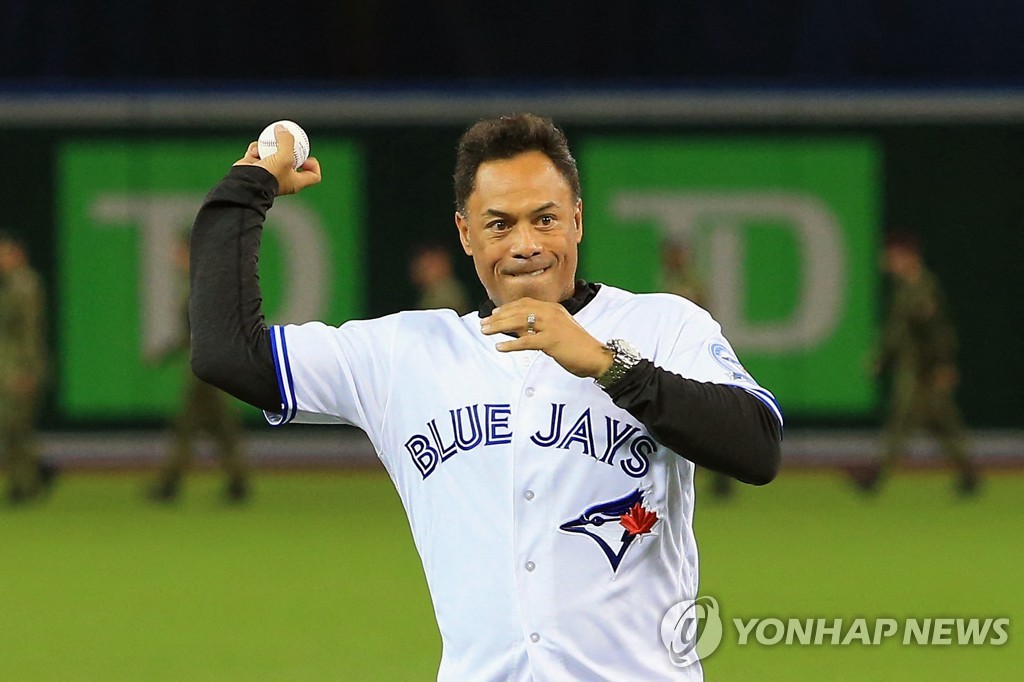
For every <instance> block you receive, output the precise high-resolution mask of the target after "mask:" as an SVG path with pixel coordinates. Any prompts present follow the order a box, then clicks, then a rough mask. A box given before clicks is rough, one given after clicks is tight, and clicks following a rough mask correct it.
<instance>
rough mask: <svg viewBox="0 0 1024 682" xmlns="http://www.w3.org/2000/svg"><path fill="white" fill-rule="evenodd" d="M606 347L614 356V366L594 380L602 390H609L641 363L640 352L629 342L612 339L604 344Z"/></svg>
mask: <svg viewBox="0 0 1024 682" xmlns="http://www.w3.org/2000/svg"><path fill="white" fill-rule="evenodd" d="M604 347H605V348H607V349H608V350H610V351H611V352H612V353H613V354H614V355H613V356H612V366H611V367H609V368H608V371H606V372H605V373H604V374H602V375H601V376H599V377H597V378H596V379H594V383H596V384H597V385H598V386H600V387H601V388H609V387H611V385H612V384H614V383H615V382H616V381H618V380H619V379H621V378H622V376H623V375H624V374H625V373H626V372H628V371H629V370H631V369H633V367H634V366H636V363H638V362H640V351H638V350H637V349H636V347H635V346H634V345H633V344H631V343H630V342H629V341H623V340H622V339H611V340H610V341H608V342H607V343H605V344H604Z"/></svg>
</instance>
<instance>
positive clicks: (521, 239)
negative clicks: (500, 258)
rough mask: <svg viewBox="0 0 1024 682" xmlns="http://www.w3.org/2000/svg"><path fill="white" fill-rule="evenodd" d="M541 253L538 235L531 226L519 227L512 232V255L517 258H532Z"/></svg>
mask: <svg viewBox="0 0 1024 682" xmlns="http://www.w3.org/2000/svg"><path fill="white" fill-rule="evenodd" d="M540 252H541V248H540V244H539V243H538V242H537V235H536V234H534V232H533V228H532V226H530V225H517V226H516V227H515V228H514V229H513V230H512V255H513V256H514V257H516V258H532V257H534V256H537V255H539V254H540Z"/></svg>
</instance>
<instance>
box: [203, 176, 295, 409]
mask: <svg viewBox="0 0 1024 682" xmlns="http://www.w3.org/2000/svg"><path fill="white" fill-rule="evenodd" d="M276 194H277V180H276V179H275V178H274V176H273V175H271V174H270V173H268V172H267V171H266V170H264V169H262V168H257V167H255V166H234V167H233V168H232V169H231V171H230V172H229V173H228V174H227V175H226V176H225V177H224V179H223V180H221V182H220V183H219V184H218V185H217V186H216V187H214V188H213V189H212V190H211V191H210V193H209V194H208V195H207V196H206V200H205V201H204V202H203V206H202V208H200V209H199V213H198V215H197V216H196V220H195V223H194V225H193V227H192V235H191V237H190V240H189V254H190V255H189V306H188V307H189V322H190V326H191V334H192V358H191V361H192V371H193V372H194V373H195V375H196V376H197V377H199V378H200V379H202V380H203V381H205V382H207V383H208V384H212V385H214V386H216V387H217V388H220V389H222V390H224V391H227V392H228V393H230V394H231V395H233V396H235V397H236V398H238V399H240V400H243V401H244V402H247V403H249V404H250V405H254V406H256V407H259V408H261V409H264V410H268V411H270V412H280V410H281V393H280V389H279V388H278V383H277V372H276V370H275V369H274V359H273V355H272V351H271V346H270V336H269V332H268V330H267V326H266V324H264V321H263V296H262V294H261V293H260V282H259V272H258V261H259V249H260V239H261V237H262V234H263V221H264V220H265V219H266V217H267V211H268V210H269V209H270V207H271V206H272V205H273V203H274V197H275V196H276Z"/></svg>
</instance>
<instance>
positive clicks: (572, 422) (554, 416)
mask: <svg viewBox="0 0 1024 682" xmlns="http://www.w3.org/2000/svg"><path fill="white" fill-rule="evenodd" d="M565 408H566V405H565V403H551V420H550V422H549V423H548V424H545V425H543V426H541V427H540V428H538V429H537V430H536V431H533V432H532V433H531V434H530V435H529V439H530V442H532V443H533V444H534V445H536V446H537V447H538V448H553V449H555V450H564V451H566V452H567V453H568V452H575V453H578V454H581V455H585V456H588V457H592V458H594V459H596V460H597V461H599V462H602V463H604V464H607V465H608V466H613V467H614V466H617V467H618V468H619V469H621V470H622V471H623V472H625V473H626V474H628V475H629V476H632V477H633V478H642V477H643V476H644V475H645V474H646V473H647V471H648V469H650V464H651V462H650V455H651V454H652V453H653V452H654V451H655V450H657V448H658V445H657V443H655V442H654V440H653V439H652V438H651V437H650V436H648V435H647V434H646V433H644V432H643V431H642V430H641V429H640V428H639V427H638V426H635V425H633V424H630V423H628V422H623V421H620V420H619V419H617V418H615V417H612V416H609V415H607V414H604V415H595V416H592V414H591V411H592V408H591V407H587V408H586V409H584V410H583V411H582V412H581V413H580V414H578V415H574V414H572V413H570V414H566V410H565ZM511 417H512V406H511V405H508V404H486V403H485V404H474V405H466V406H464V407H458V408H454V409H450V410H448V411H447V414H446V415H445V416H443V417H435V418H434V419H431V420H430V421H428V422H427V423H426V424H425V425H424V429H423V430H422V431H421V432H419V433H415V434H413V435H412V436H410V437H409V438H408V439H407V440H406V441H405V449H406V451H407V452H408V453H409V456H410V457H412V461H413V463H414V464H415V465H416V468H417V469H419V471H420V473H421V474H422V475H423V478H424V479H426V478H427V477H428V476H430V474H432V473H434V471H435V470H436V469H437V467H438V465H439V464H442V463H444V462H447V461H448V460H449V459H451V458H452V457H453V456H455V455H456V454H457V453H464V452H470V451H472V450H475V449H476V448H479V447H484V448H486V447H488V446H492V445H507V444H508V443H511V442H512V437H513V435H514V434H513V432H512V427H511V425H510V421H511ZM602 417H603V419H602Z"/></svg>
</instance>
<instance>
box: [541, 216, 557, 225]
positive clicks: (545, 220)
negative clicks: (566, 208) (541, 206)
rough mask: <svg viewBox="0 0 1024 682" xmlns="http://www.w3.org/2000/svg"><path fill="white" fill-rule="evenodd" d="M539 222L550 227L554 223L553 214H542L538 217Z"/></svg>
mask: <svg viewBox="0 0 1024 682" xmlns="http://www.w3.org/2000/svg"><path fill="white" fill-rule="evenodd" d="M540 224H541V225H543V226H544V227H551V226H552V225H554V224H555V216H553V215H542V216H541V217H540Z"/></svg>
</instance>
